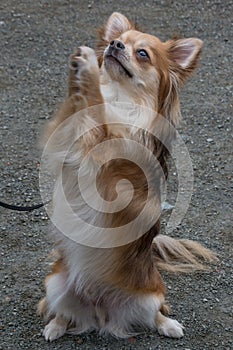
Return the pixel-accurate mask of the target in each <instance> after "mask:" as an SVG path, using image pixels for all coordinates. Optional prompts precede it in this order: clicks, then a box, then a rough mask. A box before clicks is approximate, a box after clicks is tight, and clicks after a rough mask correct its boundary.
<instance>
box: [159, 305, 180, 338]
mask: <svg viewBox="0 0 233 350" xmlns="http://www.w3.org/2000/svg"><path fill="white" fill-rule="evenodd" d="M155 324H156V328H157V330H158V332H159V334H161V335H164V336H166V337H171V338H181V337H183V335H184V333H183V328H184V327H183V326H182V325H181V324H180V323H179V322H178V321H176V320H173V319H171V318H169V317H166V316H164V315H163V314H162V313H161V312H160V311H159V312H158V313H157V315H156V319H155Z"/></svg>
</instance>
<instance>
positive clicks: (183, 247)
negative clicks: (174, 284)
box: [153, 235, 218, 272]
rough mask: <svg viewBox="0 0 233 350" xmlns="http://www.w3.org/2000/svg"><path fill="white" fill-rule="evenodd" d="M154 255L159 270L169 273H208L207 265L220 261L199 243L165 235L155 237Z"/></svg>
mask: <svg viewBox="0 0 233 350" xmlns="http://www.w3.org/2000/svg"><path fill="white" fill-rule="evenodd" d="M153 253H154V258H155V261H156V266H157V267H158V269H160V270H163V271H169V272H191V271H197V270H202V271H207V270H208V269H209V268H208V266H207V265H206V264H205V263H210V262H213V261H217V260H218V259H217V257H216V255H215V253H214V252H212V251H211V250H209V249H207V248H205V247H203V246H202V245H201V244H199V243H197V242H194V241H191V240H189V239H174V238H171V237H168V236H164V235H158V236H157V237H155V239H154V241H153Z"/></svg>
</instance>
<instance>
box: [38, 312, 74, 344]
mask: <svg viewBox="0 0 233 350" xmlns="http://www.w3.org/2000/svg"><path fill="white" fill-rule="evenodd" d="M68 324H69V321H67V320H66V319H65V318H64V317H62V316H56V317H54V318H53V319H52V320H51V321H50V322H49V323H48V324H47V326H45V328H44V331H43V335H44V337H45V339H46V340H47V341H53V340H55V339H58V338H60V337H62V336H63V335H64V334H65V332H66V330H67V327H68Z"/></svg>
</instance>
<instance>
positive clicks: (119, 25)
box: [96, 12, 135, 66]
mask: <svg viewBox="0 0 233 350" xmlns="http://www.w3.org/2000/svg"><path fill="white" fill-rule="evenodd" d="M130 29H135V26H134V24H133V23H131V22H130V21H129V20H128V19H127V18H126V17H125V16H124V15H122V14H121V13H119V12H113V14H112V15H111V16H110V17H109V19H108V21H107V23H106V24H105V25H103V26H102V27H101V28H99V30H98V41H97V45H96V54H97V58H98V62H99V66H101V65H102V62H103V53H104V50H105V49H106V47H107V45H108V44H109V42H110V41H112V40H114V39H116V38H118V37H119V36H120V35H121V34H122V33H124V32H126V31H127V30H130Z"/></svg>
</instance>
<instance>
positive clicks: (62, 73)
mask: <svg viewBox="0 0 233 350" xmlns="http://www.w3.org/2000/svg"><path fill="white" fill-rule="evenodd" d="M116 10H117V11H120V12H122V13H124V14H125V15H127V16H128V17H129V18H131V19H133V20H136V21H137V23H138V24H139V25H140V27H142V28H143V30H144V31H146V32H150V33H152V34H155V35H157V36H158V37H160V38H161V39H162V40H166V39H169V38H170V37H171V36H172V35H173V34H178V35H181V36H183V37H194V36H195V37H199V38H201V39H202V40H203V41H204V49H203V54H202V58H201V62H200V67H199V69H198V70H197V73H196V75H195V76H194V77H193V78H192V80H190V81H189V82H188V83H187V84H186V86H185V88H184V89H183V91H182V93H181V106H182V114H183V121H182V123H181V125H180V129H179V130H180V133H181V135H182V136H183V138H184V140H185V143H186V146H187V147H188V150H189V153H190V156H191V159H192V162H193V167H194V176H195V182H194V191H193V197H192V201H191V204H190V207H189V210H188V212H187V213H186V216H185V218H184V220H183V222H182V224H181V225H180V226H179V227H178V228H177V229H176V230H175V231H174V232H173V236H177V237H182V238H192V239H197V240H198V241H200V242H202V243H203V244H204V245H206V246H208V247H209V248H211V249H213V250H215V251H216V252H217V254H218V256H219V263H218V264H217V265H215V266H213V269H212V271H211V272H208V273H204V274H196V273H195V274H193V275H179V276H174V275H170V274H164V279H165V281H166V284H167V286H168V292H167V299H168V301H169V302H170V304H171V305H172V317H174V318H176V319H177V320H178V321H180V322H182V323H183V324H184V326H185V336H184V338H182V339H179V340H174V339H167V338H165V337H161V336H159V335H158V334H157V333H152V332H145V333H144V334H142V335H140V336H138V337H135V338H131V339H128V340H116V339H114V338H110V337H109V338H108V337H100V336H99V335H98V334H96V333H91V334H83V335H81V336H70V335H66V336H64V337H63V338H61V339H59V340H57V341H55V342H53V343H51V344H50V343H46V342H45V340H44V339H43V337H42V336H41V330H42V329H43V327H44V322H43V320H41V319H40V318H39V317H38V316H37V315H36V305H37V303H38V301H39V300H40V298H41V297H42V296H43V293H44V288H43V279H44V277H45V275H46V274H47V272H48V271H49V268H50V267H49V259H48V254H49V252H50V250H51V248H52V242H50V240H49V239H48V237H47V232H48V230H49V220H48V218H47V215H46V213H45V211H44V210H37V211H35V212H33V213H18V212H12V211H8V210H6V209H0V214H1V222H0V229H1V236H0V240H1V265H0V268H1V284H2V286H1V310H0V314H1V325H0V332H1V338H0V349H4V350H10V349H12V350H16V349H17V350H18V349H30V350H36V349H37V350H38V349H64V350H67V349H82V350H87V349H91V350H94V349H102V350H104V349H105V350H107V349H111V350H116V349H127V350H128V349H148V350H149V349H151V350H152V349H159V350H173V349H183V350H188V349H190V350H207V349H208V350H213V349H218V350H230V349H232V348H233V344H232V333H231V331H232V247H231V243H232V221H231V219H232V90H233V85H232V38H233V26H232V22H233V3H232V1H191V0H188V1H183V0H182V1H166V0H165V1H146V2H144V3H143V2H141V1H135V0H134V1H130V2H128V3H127V2H125V1H110V0H109V1H103V2H100V1H74V0H73V1H65V0H57V1H55V0H53V1H44V0H42V1H29V0H24V1H22V0H19V1H13V0H5V1H1V2H0V31H1V32H0V33H1V34H0V43H1V55H0V90H1V95H0V106H1V109H0V115H1V119H0V139H1V147H0V174H1V180H0V200H4V201H7V202H10V203H15V204H22V205H23V204H27V205H30V204H35V203H39V202H40V200H41V199H40V194H39V181H38V174H39V163H40V156H41V155H40V150H39V149H38V147H37V141H38V137H39V134H40V130H41V128H42V126H43V125H44V123H45V121H46V119H48V118H50V117H51V116H52V115H53V113H54V111H55V110H56V108H57V106H58V105H59V103H60V102H61V101H62V100H63V98H64V96H65V95H66V87H67V59H68V56H69V55H70V53H72V52H73V50H74V48H76V47H77V46H79V45H80V44H86V45H91V46H94V42H95V29H96V28H97V27H98V26H99V25H101V24H102V22H103V21H104V20H106V19H107V17H108V16H109V15H110V14H111V12H113V11H116ZM174 173H175V169H172V170H171V173H170V174H171V176H170V180H169V181H170V185H169V186H170V190H171V192H170V199H169V200H170V201H171V202H172V200H174V198H175V194H176V180H175V176H174V175H173V174H174Z"/></svg>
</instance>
